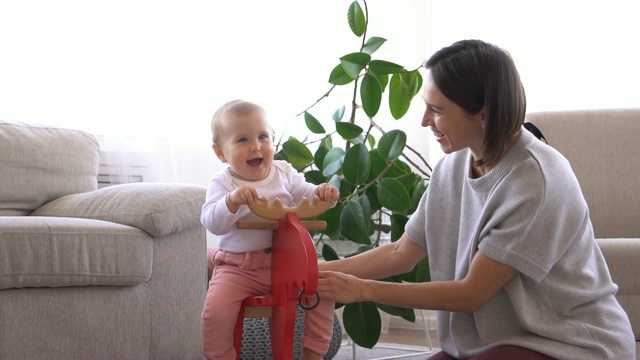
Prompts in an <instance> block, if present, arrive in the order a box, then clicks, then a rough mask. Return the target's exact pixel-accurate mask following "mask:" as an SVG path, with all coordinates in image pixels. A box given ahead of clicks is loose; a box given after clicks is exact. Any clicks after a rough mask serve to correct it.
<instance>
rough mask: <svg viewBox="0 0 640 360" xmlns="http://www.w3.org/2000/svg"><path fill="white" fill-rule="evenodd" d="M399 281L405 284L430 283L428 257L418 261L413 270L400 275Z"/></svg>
mask: <svg viewBox="0 0 640 360" xmlns="http://www.w3.org/2000/svg"><path fill="white" fill-rule="evenodd" d="M400 279H402V281H406V282H412V283H421V282H429V281H431V274H430V272H429V257H428V256H425V257H424V259H422V260H420V262H418V264H416V266H415V267H414V268H413V270H411V271H409V272H408V273H405V274H401V275H400Z"/></svg>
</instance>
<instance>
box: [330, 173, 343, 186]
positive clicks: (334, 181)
mask: <svg viewBox="0 0 640 360" xmlns="http://www.w3.org/2000/svg"><path fill="white" fill-rule="evenodd" d="M328 183H329V184H331V185H333V186H335V187H336V188H338V189H340V187H341V185H342V181H340V176H338V175H332V176H331V177H330V178H329V181H328Z"/></svg>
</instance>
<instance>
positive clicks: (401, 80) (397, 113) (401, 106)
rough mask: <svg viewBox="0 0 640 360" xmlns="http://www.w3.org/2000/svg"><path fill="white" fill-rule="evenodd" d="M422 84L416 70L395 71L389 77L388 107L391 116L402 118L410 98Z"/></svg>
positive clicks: (407, 108)
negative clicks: (395, 72)
mask: <svg viewBox="0 0 640 360" xmlns="http://www.w3.org/2000/svg"><path fill="white" fill-rule="evenodd" d="M420 84H422V76H421V75H420V73H419V72H418V71H412V72H407V73H397V74H394V75H393V76H392V77H391V83H390V86H389V108H390V110H391V115H393V118H394V119H396V120H398V119H400V118H402V117H403V116H404V115H405V114H406V113H407V111H408V110H409V106H410V105H411V100H412V99H413V97H414V96H415V95H416V94H417V93H418V91H419V86H420Z"/></svg>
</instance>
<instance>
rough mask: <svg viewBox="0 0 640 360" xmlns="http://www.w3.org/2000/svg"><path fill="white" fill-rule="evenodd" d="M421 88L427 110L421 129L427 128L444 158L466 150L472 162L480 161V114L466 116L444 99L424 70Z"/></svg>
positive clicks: (481, 123)
mask: <svg viewBox="0 0 640 360" xmlns="http://www.w3.org/2000/svg"><path fill="white" fill-rule="evenodd" d="M424 84H425V85H424V94H423V99H424V102H425V104H426V105H427V108H426V110H425V112H424V116H423V117H422V123H421V125H422V126H424V127H427V126H430V127H431V130H432V131H433V134H434V136H435V137H436V141H438V143H440V148H441V149H442V151H444V153H445V154H450V153H452V152H455V151H458V150H462V149H465V148H470V149H471V153H472V155H473V158H474V160H477V159H480V158H482V155H483V151H482V133H483V122H484V110H482V111H480V112H479V113H478V114H475V115H469V114H467V113H466V112H465V111H464V110H463V109H462V108H461V107H460V106H458V105H456V104H455V103H454V102H452V101H451V100H449V99H447V98H446V97H445V96H444V95H443V94H442V93H441V92H440V89H438V87H437V86H436V84H435V83H434V82H433V79H432V77H431V70H427V75H426V76H425V81H424Z"/></svg>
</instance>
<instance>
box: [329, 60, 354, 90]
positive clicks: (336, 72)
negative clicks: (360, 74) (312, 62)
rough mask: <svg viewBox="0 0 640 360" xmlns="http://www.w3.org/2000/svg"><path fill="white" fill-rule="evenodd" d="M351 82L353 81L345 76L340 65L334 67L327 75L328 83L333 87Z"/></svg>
mask: <svg viewBox="0 0 640 360" xmlns="http://www.w3.org/2000/svg"><path fill="white" fill-rule="evenodd" d="M353 80H355V79H354V78H352V77H350V76H349V75H347V73H346V72H345V71H344V68H343V67H342V65H341V64H338V65H336V67H334V68H333V70H332V71H331V74H330V75H329V83H330V84H333V85H347V84H348V83H350V82H352V81H353Z"/></svg>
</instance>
